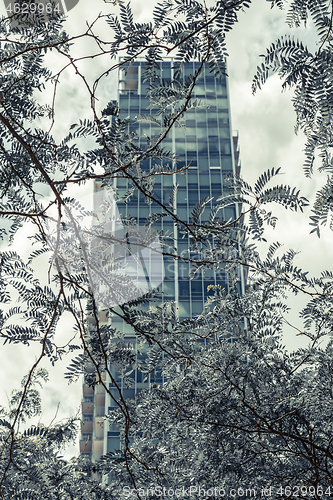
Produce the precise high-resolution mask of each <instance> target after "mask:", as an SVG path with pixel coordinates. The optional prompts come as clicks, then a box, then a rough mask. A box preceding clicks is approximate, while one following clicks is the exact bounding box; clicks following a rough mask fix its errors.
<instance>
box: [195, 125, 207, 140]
mask: <svg viewBox="0 0 333 500" xmlns="http://www.w3.org/2000/svg"><path fill="white" fill-rule="evenodd" d="M197 139H207V129H206V126H205V127H202V128H197Z"/></svg>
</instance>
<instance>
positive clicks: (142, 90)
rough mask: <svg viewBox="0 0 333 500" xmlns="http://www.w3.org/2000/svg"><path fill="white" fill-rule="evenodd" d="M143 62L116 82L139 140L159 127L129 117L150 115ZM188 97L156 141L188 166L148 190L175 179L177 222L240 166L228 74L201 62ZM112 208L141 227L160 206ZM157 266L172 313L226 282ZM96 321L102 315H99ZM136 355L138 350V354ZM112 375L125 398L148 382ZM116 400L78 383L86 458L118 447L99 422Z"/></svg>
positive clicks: (178, 266) (186, 309)
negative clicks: (194, 103) (176, 122)
mask: <svg viewBox="0 0 333 500" xmlns="http://www.w3.org/2000/svg"><path fill="white" fill-rule="evenodd" d="M200 64H201V63H199V62H190V63H187V65H186V67H185V70H184V78H185V79H186V78H187V77H189V76H190V75H194V74H195V72H196V71H197V70H198V68H199V67H200ZM143 66H144V62H143V61H136V62H134V63H133V65H132V66H130V67H129V68H127V69H126V70H124V69H121V70H120V72H119V87H118V103H119V107H120V109H121V117H126V116H129V117H130V118H131V119H132V121H131V124H130V126H129V131H130V132H133V133H134V134H135V137H137V141H138V142H139V144H141V145H143V144H146V143H147V137H149V138H153V137H154V136H156V135H157V134H158V132H159V130H160V129H159V127H158V125H157V124H154V123H149V122H147V121H136V120H135V117H136V116H138V115H139V114H141V113H145V114H149V113H151V114H154V111H151V110H149V109H147V108H148V106H149V102H148V99H147V98H146V96H145V94H146V89H147V85H148V84H147V83H145V82H144V81H143V70H144V68H143ZM160 66H161V71H160V78H162V79H164V80H170V79H171V78H172V76H173V67H172V66H173V64H172V61H171V60H168V61H167V60H165V61H163V62H162V63H161V64H160ZM194 97H195V98H197V99H202V101H204V103H205V105H203V106H202V107H197V108H192V109H190V110H189V111H187V113H186V117H185V124H184V125H185V127H180V126H178V127H173V129H172V130H171V131H170V132H169V134H168V136H167V137H166V139H165V140H164V141H163V147H165V148H166V149H168V150H170V151H172V152H174V153H175V154H176V155H177V157H178V161H177V169H182V167H188V168H186V169H184V170H183V171H182V172H181V173H177V174H172V175H161V176H156V180H155V186H154V196H155V197H156V198H157V199H158V200H160V201H161V202H163V203H164V204H166V205H167V204H168V202H169V192H170V188H171V186H172V185H173V184H176V183H177V184H178V189H177V197H176V201H175V206H174V209H175V211H176V213H177V214H178V216H179V218H180V219H181V220H183V221H190V220H191V212H192V210H193V208H194V206H195V205H196V203H197V202H198V201H199V200H200V199H204V198H206V200H210V201H208V202H207V210H206V211H205V212H204V213H203V214H202V216H201V221H205V220H207V218H208V213H209V207H210V206H211V205H212V203H214V202H216V200H217V198H218V197H219V196H221V194H222V193H225V192H226V191H227V190H228V189H229V188H228V186H227V185H226V183H225V178H226V176H228V175H230V174H238V173H239V171H240V162H239V150H238V135H237V134H236V135H235V134H234V135H233V133H232V129H231V120H230V103H229V95H228V85H227V79H226V78H225V77H224V78H223V79H222V81H221V82H219V81H218V80H217V79H215V78H214V77H213V76H212V75H211V74H210V73H209V71H208V65H205V66H204V68H203V71H202V73H201V75H200V76H199V78H198V80H197V85H196V87H195V94H194ZM155 163H157V162H156V160H145V161H143V162H142V165H141V168H142V169H143V170H145V171H148V170H149V169H150V168H151V167H152V165H154V164H155ZM116 182H117V185H116V187H117V189H118V190H119V192H120V194H124V193H125V192H126V191H127V189H128V187H129V186H128V180H127V179H125V178H118V179H117V181H116ZM100 189H101V186H100V183H98V182H97V183H96V184H95V190H96V191H98V190H100ZM118 209H119V212H120V213H121V214H122V215H124V216H125V215H126V216H131V217H133V218H134V219H136V220H137V222H138V223H139V225H144V222H145V220H146V218H147V217H148V216H149V215H150V214H152V213H158V212H160V211H161V208H160V206H159V205H158V204H154V203H153V204H152V205H150V206H149V205H147V203H146V202H145V200H144V199H143V197H140V196H138V194H137V192H136V193H134V196H133V197H132V198H131V199H130V200H129V202H128V203H126V204H125V203H121V202H119V203H118ZM239 210H240V207H238V206H230V207H228V208H225V209H224V213H223V217H224V219H226V220H228V219H229V218H232V219H235V218H236V217H238V216H239ZM154 229H156V230H163V232H164V234H165V233H167V232H168V234H170V235H171V236H172V237H173V238H174V241H176V242H177V250H178V253H179V254H180V253H181V252H183V251H185V250H187V249H188V248H189V245H190V241H189V239H188V236H186V237H185V238H183V237H182V236H183V235H181V234H180V232H179V230H178V229H177V227H176V225H175V224H174V223H173V222H172V220H171V218H170V217H166V218H162V219H161V220H160V221H159V222H158V223H156V224H154ZM164 270H165V276H164V280H163V283H162V285H161V287H162V290H163V292H164V294H165V296H166V297H167V299H168V300H174V301H175V303H176V305H177V307H178V315H179V318H188V317H193V316H195V315H196V314H200V313H201V312H202V310H203V305H204V301H205V300H206V299H207V296H208V295H209V293H211V292H210V290H211V288H210V285H215V284H217V285H221V286H222V287H225V288H227V289H228V286H229V285H228V277H227V275H226V274H225V273H224V272H223V271H221V272H220V273H218V274H216V273H215V272H214V271H213V270H208V271H207V272H206V273H205V274H204V275H202V274H200V273H199V274H198V275H197V276H196V277H195V279H193V280H191V281H190V280H189V279H188V273H189V263H187V262H182V261H181V260H178V261H177V260H173V259H172V258H171V259H166V258H165V259H164ZM237 287H238V289H239V293H243V291H244V277H243V275H242V274H239V281H238V283H237ZM161 300H162V299H161ZM164 300H165V299H164ZM100 319H101V320H102V321H107V318H106V315H105V314H104V315H103V313H101V318H100ZM109 321H111V322H112V324H114V326H115V327H116V328H117V329H118V330H119V331H123V332H124V333H125V334H126V340H127V342H131V343H132V344H133V349H136V338H135V335H134V332H133V330H132V329H131V327H130V326H129V325H127V324H126V323H125V322H123V320H120V319H119V318H117V317H113V318H111V319H109ZM140 356H141V357H143V356H144V355H143V354H140ZM111 373H112V375H113V377H114V379H115V380H116V382H117V384H118V385H119V387H121V389H122V394H123V397H124V398H130V397H133V396H134V395H135V394H136V392H137V391H139V390H140V389H142V388H144V387H147V382H144V381H143V374H142V373H141V372H140V371H139V370H135V373H133V374H132V375H131V377H132V379H133V385H132V387H131V388H128V387H125V386H124V385H123V380H122V376H121V374H120V373H117V372H116V370H115V368H114V367H113V366H111ZM105 380H106V382H107V384H108V385H109V388H110V392H111V394H113V393H114V396H115V398H116V399H117V394H118V395H119V393H118V389H117V388H116V387H115V386H112V384H111V381H110V380H107V377H106V378H105ZM155 381H156V382H158V383H161V382H163V380H162V376H161V374H157V375H156V378H155ZM115 405H116V403H115V402H114V401H113V400H112V398H110V395H108V394H105V392H104V389H103V388H102V387H101V386H96V388H95V390H93V389H91V388H89V387H88V386H87V385H85V384H84V385H83V399H82V414H83V419H82V427H81V430H82V435H81V441H80V451H81V452H83V450H84V454H87V455H88V456H91V458H92V459H93V460H97V459H98V458H99V457H100V456H101V455H102V454H103V453H107V452H109V451H112V450H114V449H119V448H121V442H120V438H119V431H118V430H117V428H116V427H114V426H112V427H111V426H109V425H108V424H103V416H104V415H105V414H107V413H108V411H109V409H112V407H114V406H115ZM87 440H88V441H87Z"/></svg>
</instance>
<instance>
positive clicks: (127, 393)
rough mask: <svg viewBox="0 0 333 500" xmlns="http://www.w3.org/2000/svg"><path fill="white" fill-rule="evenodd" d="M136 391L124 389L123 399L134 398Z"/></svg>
mask: <svg viewBox="0 0 333 500" xmlns="http://www.w3.org/2000/svg"><path fill="white" fill-rule="evenodd" d="M134 395H135V389H123V397H124V399H130V398H134Z"/></svg>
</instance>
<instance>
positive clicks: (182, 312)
mask: <svg viewBox="0 0 333 500" xmlns="http://www.w3.org/2000/svg"><path fill="white" fill-rule="evenodd" d="M178 313H179V317H180V318H189V317H190V316H191V312H190V302H189V301H179V302H178Z"/></svg>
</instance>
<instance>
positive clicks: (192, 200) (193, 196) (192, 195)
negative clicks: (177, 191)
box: [188, 189, 199, 205]
mask: <svg viewBox="0 0 333 500" xmlns="http://www.w3.org/2000/svg"><path fill="white" fill-rule="evenodd" d="M198 201H199V196H198V190H197V189H196V190H194V189H191V190H189V192H188V202H189V205H195V204H196V203H198Z"/></svg>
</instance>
